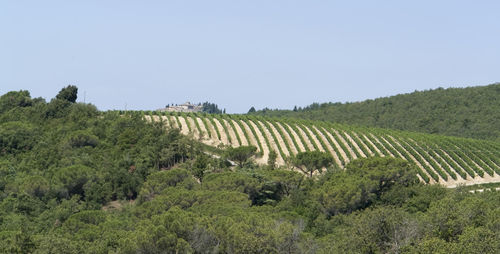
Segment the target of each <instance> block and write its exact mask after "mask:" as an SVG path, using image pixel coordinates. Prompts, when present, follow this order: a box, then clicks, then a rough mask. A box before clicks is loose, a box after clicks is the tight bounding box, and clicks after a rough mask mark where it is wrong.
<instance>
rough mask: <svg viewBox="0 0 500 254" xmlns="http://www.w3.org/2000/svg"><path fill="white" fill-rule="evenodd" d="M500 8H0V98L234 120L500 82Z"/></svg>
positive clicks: (234, 4) (384, 4)
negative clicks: (188, 106)
mask: <svg viewBox="0 0 500 254" xmlns="http://www.w3.org/2000/svg"><path fill="white" fill-rule="evenodd" d="M499 11H500V1H411V3H410V1H314V0H311V1H291V0H283V1H278V0H275V1H274V0H265V1H258V0H252V1H243V0H242V1H237V0H228V1H216V0H212V1H188V0H184V1H152V0H145V1H127V0H117V1H110V0H107V1H90V0H85V1H83V0H82V1H68V0H64V1H51V0H45V1H38V0H37V1H35V0H33V1H25V0H3V1H1V2H0V94H4V93H5V92H7V91H11V90H21V89H24V90H30V91H31V94H32V96H34V97H38V96H42V97H44V98H46V99H47V100H50V99H51V98H52V97H54V96H55V95H56V94H57V92H58V91H59V90H60V89H61V88H62V87H63V86H66V85H67V84H74V85H77V86H78V87H79V89H80V94H79V101H82V100H83V92H84V91H85V93H86V100H87V102H92V103H93V104H95V105H97V106H98V107H99V109H102V110H106V109H123V108H124V107H125V103H126V104H127V105H128V108H129V109H156V108H160V107H163V106H164V105H166V104H168V103H183V102H185V101H192V102H202V101H211V102H214V103H217V104H219V106H221V107H224V108H227V109H228V112H246V111H247V110H248V109H249V108H250V107H251V106H255V107H256V108H257V109H259V108H262V107H270V108H292V107H293V106H294V105H298V106H305V105H308V104H311V103H313V102H329V101H332V102H337V101H341V102H345V101H359V100H364V99H368V98H376V97H381V96H387V95H394V94H397V93H406V92H412V91H414V90H424V89H430V88H437V87H440V86H441V87H452V86H453V87H464V86H475V85H487V84H490V83H494V82H498V81H500V71H499V70H500V15H499Z"/></svg>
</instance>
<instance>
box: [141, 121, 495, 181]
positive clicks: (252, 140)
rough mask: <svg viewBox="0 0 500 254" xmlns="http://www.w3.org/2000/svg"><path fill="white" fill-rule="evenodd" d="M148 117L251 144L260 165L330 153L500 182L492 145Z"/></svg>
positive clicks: (314, 126)
mask: <svg viewBox="0 0 500 254" xmlns="http://www.w3.org/2000/svg"><path fill="white" fill-rule="evenodd" d="M153 114H154V113H149V114H147V115H145V116H144V117H145V118H146V119H147V120H150V121H151V120H153V121H162V122H163V123H164V124H165V125H166V126H168V127H171V128H179V129H180V130H181V132H182V133H183V134H185V135H192V136H193V137H194V138H196V139H198V140H200V141H201V142H203V143H205V144H208V145H211V146H219V145H221V144H222V145H226V146H233V147H237V146H241V145H253V146H255V147H257V149H258V151H259V152H260V153H261V155H262V156H260V157H259V158H257V162H258V163H260V164H264V163H266V162H267V159H268V156H269V152H270V151H271V150H273V151H276V153H277V154H278V158H277V163H278V164H279V165H284V164H285V161H286V158H287V157H289V156H290V155H292V154H297V153H298V152H303V151H311V150H320V151H325V152H328V153H330V154H331V155H332V156H333V158H334V160H335V162H336V163H337V164H338V165H339V166H340V167H343V166H344V165H346V164H347V163H348V162H349V161H351V160H354V159H356V158H359V157H370V156H382V157H384V156H392V157H398V158H403V159H405V160H408V161H412V162H414V163H415V164H416V165H417V166H418V170H419V171H418V177H419V178H420V179H421V180H422V181H424V182H426V183H431V184H433V183H439V184H443V185H446V186H448V187H454V186H457V185H458V184H466V185H470V184H478V183H488V182H500V143H497V142H489V141H483V140H475V139H465V138H457V137H446V136H438V135H428V134H420V133H411V132H402V131H394V130H385V129H375V128H362V127H351V126H346V125H339V124H333V123H328V122H312V121H304V120H289V119H288V120H279V119H272V118H263V117H256V116H248V115H204V114H178V113H173V114H161V115H153Z"/></svg>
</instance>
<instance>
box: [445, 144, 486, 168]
mask: <svg viewBox="0 0 500 254" xmlns="http://www.w3.org/2000/svg"><path fill="white" fill-rule="evenodd" d="M453 146H454V147H455V149H458V150H460V148H459V147H458V146H456V145H453ZM464 155H465V156H466V157H467V158H469V160H470V161H472V163H474V165H475V166H476V167H477V168H479V169H481V170H482V171H483V172H484V174H485V175H486V174H488V173H487V172H486V171H485V170H484V168H483V167H481V166H480V165H479V164H477V163H476V160H473V159H471V157H470V156H469V155H467V154H464ZM477 159H478V160H480V161H481V162H483V163H484V161H482V160H481V159H480V158H477ZM464 162H465V161H464ZM466 164H467V163H466ZM484 164H485V165H486V166H488V165H487V164H486V163H484ZM488 168H489V169H491V170H493V172H495V170H494V169H492V168H491V167H488ZM488 175H489V174H488Z"/></svg>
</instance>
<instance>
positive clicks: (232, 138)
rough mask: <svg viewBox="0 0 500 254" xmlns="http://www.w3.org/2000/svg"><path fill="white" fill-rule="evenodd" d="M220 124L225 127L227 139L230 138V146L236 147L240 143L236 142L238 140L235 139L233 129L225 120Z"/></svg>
mask: <svg viewBox="0 0 500 254" xmlns="http://www.w3.org/2000/svg"><path fill="white" fill-rule="evenodd" d="M222 123H223V124H224V125H225V126H226V128H227V132H228V133H229V137H231V146H232V147H238V146H240V143H239V142H238V138H237V137H236V133H235V132H234V130H233V127H231V125H230V124H229V123H228V122H227V121H226V119H222Z"/></svg>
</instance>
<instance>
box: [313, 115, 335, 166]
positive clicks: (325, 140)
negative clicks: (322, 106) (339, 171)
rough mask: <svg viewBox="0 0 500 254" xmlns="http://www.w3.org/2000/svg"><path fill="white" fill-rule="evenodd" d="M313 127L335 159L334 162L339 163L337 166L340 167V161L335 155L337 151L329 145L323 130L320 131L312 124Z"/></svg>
mask: <svg viewBox="0 0 500 254" xmlns="http://www.w3.org/2000/svg"><path fill="white" fill-rule="evenodd" d="M313 128H314V130H316V132H317V133H318V135H319V137H320V138H321V140H323V143H325V145H326V149H328V151H329V152H330V154H331V155H332V156H333V159H334V160H335V163H337V165H339V166H341V167H342V162H341V161H340V159H339V157H338V156H337V153H336V152H335V150H334V149H333V147H332V146H331V145H330V142H328V139H327V138H326V137H325V135H324V134H323V132H321V131H320V130H319V129H318V128H316V126H314V125H313Z"/></svg>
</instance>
